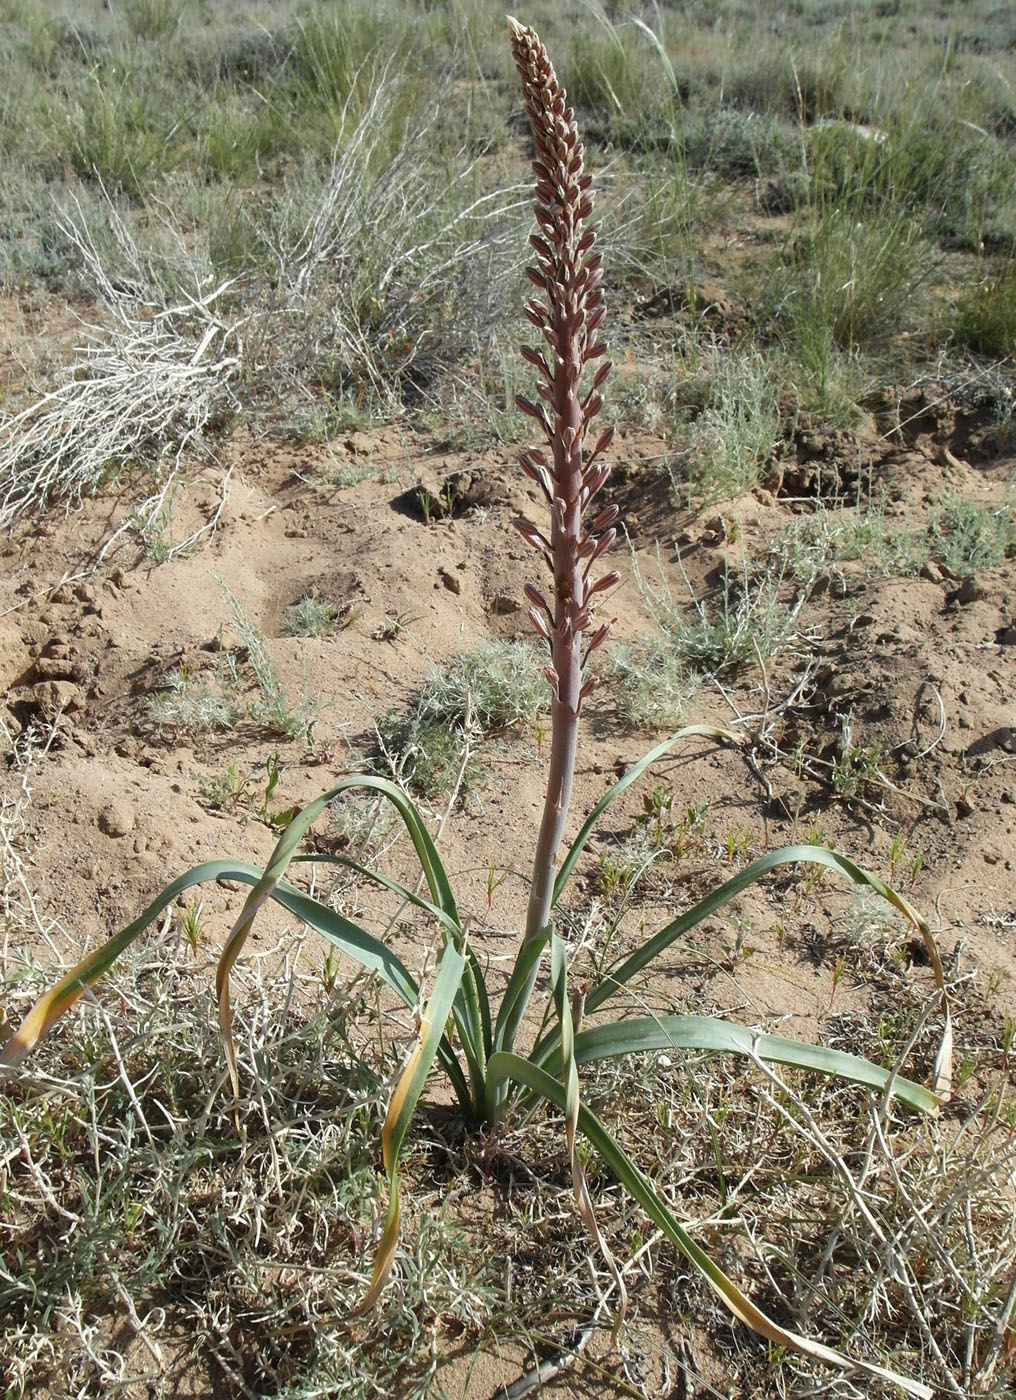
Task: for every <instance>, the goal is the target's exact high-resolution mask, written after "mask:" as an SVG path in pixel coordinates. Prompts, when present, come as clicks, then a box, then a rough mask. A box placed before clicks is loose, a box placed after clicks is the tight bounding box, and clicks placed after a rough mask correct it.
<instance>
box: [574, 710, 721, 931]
mask: <svg viewBox="0 0 1016 1400" xmlns="http://www.w3.org/2000/svg"><path fill="white" fill-rule="evenodd" d="M696 737H698V738H702V739H719V740H721V741H722V742H724V743H728V744H737V745H739V746H740V745H743V743H744V740H743V739H742V738H741V737H740V736H739V735H737V734H734V733H733V732H732V731H731V730H729V729H717V728H716V726H715V725H711V724H687V725H685V727H684V728H683V729H679V730H678V731H677V733H676V734H672V735H671V736H670V738H669V739H664V741H663V743H662V744H657V745H656V747H655V748H654V749H650V750H649V752H648V753H646V754H643V755H642V757H641V758H640V759H639V761H638V763H636V764H634V765H633V766H632V767H631V768H629V769H628V771H627V773H625V774H624V776H623V777H621V778H618V780H617V782H616V783H614V785H613V786H612V787H609V788H608V789H607V791H606V792H605V793H604V794H603V796H602V797H601V798H600V800H599V802H597V804H596V806H595V807H594V808H593V810H592V811H591V812H590V813H589V816H588V817H586V819H585V821H584V822H583V823H582V828H581V830H580V831H579V834H578V835H577V836H576V838H575V840H574V841H573V842H572V843H571V846H570V848H569V850H568V854H567V855H566V856H565V858H564V860H563V861H562V863H561V869H560V870H559V871H558V873H557V879H556V880H555V882H554V899H553V904H556V903H557V902H558V900H559V899H560V898H561V896H562V894H563V893H564V888H565V885H567V883H568V881H569V879H570V878H571V874H572V871H573V870H574V869H575V864H576V862H577V861H578V858H579V856H580V855H581V854H582V852H583V850H584V849H585V845H586V842H587V841H588V840H589V838H590V836H591V835H592V833H593V831H594V829H595V827H596V823H597V822H598V821H599V820H600V817H601V816H602V815H603V813H604V811H606V809H607V808H608V807H609V806H610V804H611V803H612V802H613V800H614V798H615V797H619V796H620V795H621V793H622V792H624V790H625V788H628V787H631V785H632V783H633V782H635V780H636V778H639V777H641V776H642V774H643V773H644V772H645V771H646V769H647V768H648V767H649V766H650V764H653V763H655V762H656V760H657V759H658V758H662V757H663V755H664V754H665V753H667V752H668V751H669V750H670V749H672V748H673V747H674V745H675V744H677V743H680V741H681V740H682V739H690V738H696ZM552 907H553V906H552Z"/></svg>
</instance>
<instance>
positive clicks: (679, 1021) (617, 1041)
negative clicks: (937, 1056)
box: [542, 1016, 942, 1115]
mask: <svg viewBox="0 0 1016 1400" xmlns="http://www.w3.org/2000/svg"><path fill="white" fill-rule="evenodd" d="M656 1050H709V1051H712V1052H714V1053H716V1054H735V1055H743V1056H746V1057H747V1058H748V1059H752V1060H763V1061H767V1062H769V1063H771V1064H777V1065H789V1066H790V1067H792V1068H793V1069H801V1070H810V1071H813V1072H815V1073H817V1074H827V1075H830V1076H834V1077H835V1078H837V1079H843V1080H846V1081H847V1082H849V1083H851V1084H863V1085H864V1086H865V1087H866V1088H869V1089H875V1090H878V1092H879V1093H884V1092H885V1091H886V1090H889V1091H890V1092H891V1093H892V1094H894V1095H895V1096H896V1097H897V1098H898V1099H900V1100H901V1101H902V1102H903V1103H905V1104H907V1105H909V1107H911V1108H915V1109H917V1110H918V1112H920V1113H928V1114H932V1115H934V1114H936V1113H937V1112H938V1110H939V1108H940V1107H941V1104H942V1100H941V1098H940V1097H939V1096H938V1095H937V1094H933V1093H932V1092H931V1090H930V1089H926V1088H925V1087H924V1086H923V1085H922V1084H915V1083H913V1081H911V1080H909V1079H903V1078H901V1077H900V1076H899V1075H896V1074H894V1073H893V1072H892V1071H891V1070H886V1069H882V1068H881V1066H879V1065H876V1064H873V1063H872V1062H871V1061H870V1060H865V1059H863V1058H862V1057H861V1056H860V1055H849V1054H847V1053H846V1052H845V1051H843V1050H828V1049H826V1048H825V1046H822V1045H808V1044H806V1043H805V1042H803V1041H798V1040H789V1039H786V1038H784V1037H783V1036H778V1035H763V1034H762V1033H761V1032H759V1031H753V1030H751V1029H750V1028H749V1027H748V1026H739V1025H737V1024H736V1023H735V1022H733V1021H724V1020H721V1019H719V1018H717V1017H713V1016H659V1017H655V1016H638V1017H633V1018H632V1019H630V1020H625V1021H612V1022H611V1023H610V1024H609V1025H604V1026H593V1027H591V1028H590V1029H588V1030H584V1031H580V1032H579V1034H578V1035H577V1036H575V1040H574V1047H573V1051H572V1054H573V1056H574V1060H575V1063H576V1064H579V1065H585V1064H592V1063H594V1062H595V1061H597V1060H604V1059H610V1058H616V1057H617V1056H620V1055H635V1054H644V1053H646V1052H648V1051H656ZM561 1064H562V1055H561V1050H560V1048H558V1049H555V1050H553V1051H551V1052H550V1053H549V1054H548V1055H547V1057H546V1059H545V1060H543V1061H542V1067H543V1068H544V1069H545V1070H547V1072H548V1073H549V1074H552V1075H554V1076H555V1077H556V1076H557V1075H558V1074H559V1073H560V1068H561Z"/></svg>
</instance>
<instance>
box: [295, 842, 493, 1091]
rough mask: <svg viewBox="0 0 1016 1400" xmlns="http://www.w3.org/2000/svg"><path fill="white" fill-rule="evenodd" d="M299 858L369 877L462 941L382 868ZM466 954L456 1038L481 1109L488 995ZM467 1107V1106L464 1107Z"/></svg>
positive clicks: (342, 859) (333, 858) (343, 859)
mask: <svg viewBox="0 0 1016 1400" xmlns="http://www.w3.org/2000/svg"><path fill="white" fill-rule="evenodd" d="M298 861H302V862H305V863H313V864H315V865H341V866H342V867H343V868H344V869H346V870H352V871H354V872H355V873H356V874H357V875H359V876H361V877H362V878H363V879H365V880H370V881H372V882H373V883H374V884H375V885H380V886H381V887H382V888H383V889H386V890H391V892H392V893H393V894H397V895H398V896H399V898H400V899H404V900H406V901H407V903H409V904H413V905H415V906H416V908H417V909H422V910H423V911H424V912H425V913H427V914H430V915H431V917H432V918H434V919H436V920H437V922H438V923H439V924H440V925H441V926H442V928H443V929H444V931H445V935H446V937H451V938H453V939H455V940H456V941H461V938H462V930H461V929H460V928H459V927H458V926H457V925H456V924H454V923H453V922H452V921H451V920H450V919H449V918H448V916H447V914H445V912H444V911H443V910H442V909H439V908H438V906H437V905H436V904H434V903H432V902H431V900H429V899H424V897H423V896H422V895H420V894H417V893H416V891H415V890H411V889H410V888H409V887H408V886H407V885H403V884H401V883H400V882H399V881H398V880H393V879H392V878H391V876H390V875H385V874H384V872H383V871H381V870H375V869H374V868H373V867H372V866H370V865H364V864H362V862H360V861H358V860H353V859H352V858H351V857H350V856H340V855H330V854H327V855H319V854H309V855H297V856H294V857H293V863H294V865H295V864H296V863H297V862H298ZM466 956H467V957H468V959H469V977H468V978H463V982H462V985H461V986H460V988H459V992H458V995H457V996H456V998H455V1006H454V1008H453V1011H454V1015H455V1024H456V1027H457V1029H458V1032H459V1038H460V1040H461V1041H462V1048H463V1050H464V1052H465V1055H466V1061H467V1063H468V1066H469V1077H470V1079H471V1081H472V1084H473V1103H472V1107H473V1108H480V1107H482V1104H483V1086H484V1077H485V1076H484V1066H485V1065H486V1063H487V1056H488V1055H489V1054H490V1052H491V1049H492V1044H491V1042H492V1036H491V1025H490V1001H489V999H488V997H487V985H486V981H485V979H484V976H483V970H482V969H481V967H480V965H479V963H478V961H477V958H476V954H475V953H474V951H473V949H472V946H471V945H469V944H467V945H466ZM469 1107H470V1106H469V1105H467V1108H469Z"/></svg>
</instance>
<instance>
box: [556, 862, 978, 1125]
mask: <svg viewBox="0 0 1016 1400" xmlns="http://www.w3.org/2000/svg"><path fill="white" fill-rule="evenodd" d="M802 864H803V865H808V864H810V865H824V866H827V867H828V868H829V869H830V870H836V871H839V873H840V874H841V875H846V877H847V878H848V879H849V880H852V881H853V883H854V884H855V885H866V886H867V887H868V888H869V889H871V890H874V891H875V893H876V894H879V895H881V897H882V898H883V899H884V900H886V901H887V902H888V903H889V904H891V905H892V906H893V908H895V909H898V910H899V912H900V913H901V914H902V915H903V916H904V918H905V919H907V920H908V921H909V922H910V923H911V924H912V925H913V927H914V928H915V929H916V930H917V932H918V933H919V934H920V936H921V940H922V942H923V943H924V946H925V948H926V949H927V951H928V959H929V961H930V962H931V966H932V971H933V973H934V976H935V984H936V986H937V987H938V989H939V992H940V994H941V998H942V1011H943V1015H944V1019H945V1026H944V1029H943V1032H942V1040H941V1043H940V1045H939V1048H938V1053H937V1055H936V1057H935V1066H934V1071H933V1076H932V1085H931V1087H932V1089H933V1090H934V1092H935V1093H936V1094H937V1095H939V1096H940V1097H941V1098H943V1099H948V1098H949V1097H950V1094H951V1092H952V1018H951V1015H950V1012H949V998H948V994H947V992H946V985H945V972H944V970H943V968H942V959H941V958H940V956H939V952H938V947H937V945H936V943H935V940H934V938H933V937H932V933H931V929H930V928H929V927H928V923H927V921H926V920H925V919H924V918H923V916H922V915H921V914H920V913H918V911H917V910H916V909H915V908H914V906H913V905H912V904H911V903H910V901H909V900H908V899H905V898H904V897H903V895H901V894H898V893H897V892H896V890H894V889H891V888H890V886H889V885H887V884H886V883H885V881H884V880H880V879H879V877H878V876H877V875H872V874H871V872H870V871H868V870H864V869H862V868H861V866H859V865H855V863H854V862H853V861H852V860H850V859H849V858H848V857H847V856H844V855H840V853H839V852H838V851H830V850H828V849H827V848H826V847H825V846H785V847H784V848H783V849H782V850H779V851H770V852H768V853H767V854H766V855H764V856H760V857H759V858H758V860H753V861H752V862H751V864H750V865H747V866H745V868H744V869H743V870H741V871H739V872H738V873H737V874H736V875H735V876H733V878H732V879H730V880H727V881H726V883H725V884H722V885H719V886H718V887H717V888H716V889H715V890H712V891H711V892H710V893H709V894H707V895H706V897H705V898H704V899H700V900H699V902H698V903H697V904H694V905H692V907H691V908H690V909H688V910H686V911H685V913H683V914H681V915H680V916H679V917H678V918H676V919H674V920H673V921H672V922H671V923H669V924H667V925H666V926H665V927H664V928H662V929H660V931H659V933H657V934H655V935H654V936H653V937H652V938H650V939H647V941H646V942H645V943H643V944H642V946H641V947H639V948H636V949H635V951H634V953H632V954H630V955H629V956H628V957H627V958H625V959H624V960H623V961H622V962H620V963H618V965H617V966H616V967H613V968H611V969H609V970H608V971H607V972H605V973H604V974H603V976H602V977H601V978H600V980H599V981H598V982H597V984H596V986H595V987H593V988H592V990H591V991H590V993H589V995H588V996H587V998H586V1010H587V1012H589V1013H590V1014H591V1013H592V1012H594V1011H596V1010H597V1009H598V1008H599V1007H601V1006H603V1004H604V1003H605V1002H607V1001H609V1000H610V998H611V997H612V996H615V995H616V994H617V993H618V992H619V991H620V990H621V989H622V987H624V986H625V985H626V983H628V982H630V981H631V979H632V978H633V977H634V976H635V975H636V974H637V973H639V972H641V971H642V970H643V968H646V967H648V966H649V964H650V963H651V962H652V961H653V960H654V959H655V958H657V957H659V955H660V954H661V953H662V952H664V951H665V950H666V949H667V948H669V947H670V946H671V944H672V943H674V942H675V941H676V940H677V939H678V938H680V937H681V936H682V935H683V934H685V933H687V932H688V930H689V929H691V928H694V927H695V925H696V924H698V923H701V921H702V920H703V919H706V918H708V917H709V916H710V915H712V914H715V913H716V911H717V910H718V909H721V908H722V907H723V905H724V904H727V903H729V901H730V900H732V899H733V898H734V897H735V895H738V894H740V893H741V891H742V890H744V889H747V887H748V886H749V885H752V884H754V883H755V881H756V880H759V879H761V877H762V876H763V875H767V874H768V873H769V871H770V870H775V869H776V867H777V866H780V865H802ZM545 1048H546V1046H545V1045H542V1044H541V1045H540V1046H539V1047H537V1054H536V1058H537V1059H538V1060H539V1059H540V1058H541V1052H542V1051H543V1050H544V1049H545Z"/></svg>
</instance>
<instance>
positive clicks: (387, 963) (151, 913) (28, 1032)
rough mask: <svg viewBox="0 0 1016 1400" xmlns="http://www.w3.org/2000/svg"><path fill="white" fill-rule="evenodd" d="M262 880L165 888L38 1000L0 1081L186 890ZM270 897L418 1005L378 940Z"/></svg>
mask: <svg viewBox="0 0 1016 1400" xmlns="http://www.w3.org/2000/svg"><path fill="white" fill-rule="evenodd" d="M261 875H262V872H261V870H260V869H258V868H257V867H256V866H253V865H241V864H238V863H236V862H235V861H229V860H215V861H208V862H207V863H205V864H204V865H198V866H195V867H194V868H193V869H192V870H188V871H187V872H186V873H185V874H183V875H181V876H180V877H179V878H178V879H176V880H174V881H173V883H172V884H171V885H167V887H166V888H165V889H164V890H163V891H162V893H161V894H160V895H159V896H158V898H157V899H155V900H154V901H153V902H152V903H151V904H150V905H149V906H148V908H147V909H145V910H144V912H143V913H142V914H140V915H139V917H138V918H137V919H135V920H134V922H133V923H131V924H128V925H127V927H126V928H125V929H123V930H121V932H120V933H118V934H116V935H115V937H113V938H111V939H109V940H108V942H106V943H104V944H103V945H102V946H101V947H100V948H97V949H96V950H95V952H94V953H92V954H91V955H90V956H89V957H87V958H85V959H83V961H81V962H80V963H78V964H77V966H76V967H73V968H72V969H71V970H70V972H68V973H67V974H66V976H65V977H63V978H62V979H61V980H60V981H59V982H58V983H57V984H56V986H55V987H52V988H51V989H50V990H49V991H48V992H46V993H44V995H43V996H41V997H40V998H39V1000H38V1001H37V1002H36V1003H35V1005H34V1006H33V1007H32V1009H31V1011H29V1013H28V1015H27V1016H26V1017H25V1019H24V1020H23V1021H22V1023H21V1025H20V1026H19V1027H18V1029H17V1030H16V1031H15V1032H14V1034H13V1035H12V1036H11V1038H10V1040H9V1041H8V1042H7V1045H6V1046H5V1047H4V1050H3V1053H2V1054H0V1078H2V1077H3V1073H4V1071H5V1069H8V1068H11V1067H13V1066H14V1065H17V1064H18V1063H19V1062H20V1061H21V1060H22V1059H24V1057H25V1055H27V1054H28V1053H29V1052H30V1051H31V1050H32V1049H33V1048H34V1047H35V1046H36V1045H37V1044H38V1042H39V1041H40V1040H41V1039H42V1037H43V1036H44V1035H45V1034H46V1032H47V1031H48V1030H49V1029H50V1028H51V1027H52V1026H53V1025H54V1024H55V1023H56V1022H57V1021H58V1020H59V1019H60V1018H61V1016H63V1015H65V1014H66V1012H67V1011H69V1010H70V1008H71V1007H72V1006H73V1005H74V1003H75V1002H76V1001H78V999H79V998H80V997H81V995H82V993H83V992H84V991H85V989H86V988H87V987H90V986H94V984H95V983H96V982H97V981H98V980H99V979H100V978H101V977H102V976H103V974H104V973H105V972H107V971H108V970H109V968H110V967H111V966H112V965H113V963H114V962H115V961H116V959H117V958H118V957H120V955H121V954H122V953H123V952H125V951H126V949H127V948H128V947H129V946H130V944H131V943H133V942H134V940H135V939H136V938H138V937H140V935H141V934H142V933H144V931H145V929H147V928H148V927H149V926H150V925H151V924H152V923H154V922H155V920H156V919H157V918H158V916H159V915H160V914H161V913H162V911H163V910H164V909H166V908H168V906H169V905H170V904H172V903H173V901H174V900H175V899H176V898H177V897H178V896H179V895H181V894H182V893H183V892H184V891H185V890H187V889H190V888H192V887H193V886H194V885H199V884H205V883H208V882H212V881H216V880H237V881H240V882H242V883H243V884H247V885H254V884H256V883H257V882H258V880H259V879H260V878H261ZM271 897H272V899H273V900H275V902H276V903H278V904H281V905H282V906H283V907H284V908H285V909H288V910H289V911H290V913H292V914H294V915H295V916H296V917H297V918H298V919H300V920H301V921H302V922H303V923H306V924H308V925H309V926H310V927H311V928H313V929H314V930H315V931H316V932H317V933H320V934H321V935H322V937H324V938H326V939H328V941H329V942H331V943H334V944H335V946H336V947H337V948H340V949H341V950H342V952H344V953H346V954H347V955H348V956H349V957H351V958H353V960H354V961H355V962H357V963H359V964H360V966H361V967H363V968H366V970H367V971H368V972H371V973H374V974H375V975H377V976H378V977H380V978H381V979H382V980H383V981H384V982H385V983H386V984H387V985H388V986H389V987H391V989H392V990H393V991H394V992H395V993H396V994H397V995H398V996H399V997H401V999H402V1000H403V1001H404V1002H405V1003H406V1005H407V1006H410V1007H415V1006H416V1005H417V1002H418V1001H419V991H418V989H417V985H416V982H415V981H414V980H413V978H412V976H411V975H410V974H409V972H408V971H407V969H406V967H405V965H404V964H403V962H402V961H401V959H400V958H399V957H398V956H397V955H396V954H395V953H393V952H392V950H391V949H390V948H388V947H386V945H385V944H384V943H382V942H381V941H380V939H377V938H375V937H374V936H373V934H370V933H368V932H367V931H366V930H365V929H362V928H360V927H359V925H357V924H354V923H352V922H351V921H350V920H349V919H347V918H345V917H344V916H343V915H342V914H339V913H337V912H336V911H335V910H334V909H329V908H328V906H327V905H324V904H321V903H319V902H318V901H317V900H315V899H312V898H311V896H310V895H308V894H305V893H304V892H303V891H302V890H298V889H295V888H294V887H293V886H292V885H290V884H287V882H286V881H284V880H280V882H279V883H278V885H277V886H276V887H275V889H274V890H273V891H272V895H271ZM438 1054H439V1058H440V1060H441V1065H442V1068H443V1069H444V1070H445V1072H446V1073H447V1075H448V1078H449V1080H450V1081H451V1084H452V1087H453V1088H454V1090H455V1095H456V1098H457V1099H458V1100H459V1103H460V1104H461V1106H462V1108H463V1110H464V1111H465V1112H466V1113H469V1112H471V1111H472V1108H473V1096H472V1095H471V1093H470V1089H469V1085H468V1084H467V1082H466V1079H465V1076H464V1075H463V1073H462V1069H461V1067H460V1065H459V1063H458V1061H457V1060H456V1058H455V1055H454V1052H453V1051H452V1049H451V1047H450V1046H449V1045H448V1043H447V1042H442V1044H441V1046H440V1048H439V1051H438Z"/></svg>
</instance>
